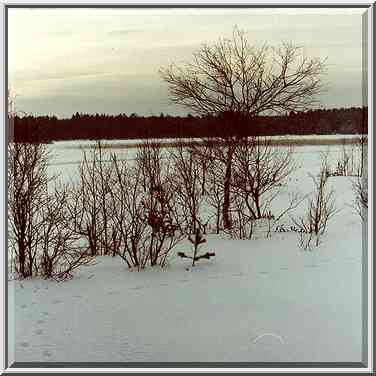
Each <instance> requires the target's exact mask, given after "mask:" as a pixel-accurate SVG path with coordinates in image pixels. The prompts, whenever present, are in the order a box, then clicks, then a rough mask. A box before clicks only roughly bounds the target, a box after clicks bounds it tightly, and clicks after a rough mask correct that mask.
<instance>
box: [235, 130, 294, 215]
mask: <svg viewBox="0 0 376 376" xmlns="http://www.w3.org/2000/svg"><path fill="white" fill-rule="evenodd" d="M234 164H235V167H234V179H233V183H232V186H233V190H234V191H235V193H236V194H238V195H240V196H241V197H243V199H244V201H245V204H246V206H247V208H248V211H249V216H250V217H251V218H252V219H260V218H263V217H265V215H266V214H267V213H268V212H269V211H270V205H271V202H272V201H273V200H274V199H275V197H276V196H277V194H278V193H279V192H280V190H281V187H283V186H284V184H285V183H286V179H287V177H288V176H289V175H290V174H291V173H292V172H293V171H294V170H295V164H294V162H293V159H292V149H291V148H287V149H285V148H283V149H282V148H281V149H278V148H272V147H271V146H270V142H269V141H268V140H267V139H263V140H262V139H261V138H260V137H251V138H249V139H243V140H242V141H241V142H239V144H238V146H237V148H236V151H235V157H234Z"/></svg>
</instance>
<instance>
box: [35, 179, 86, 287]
mask: <svg viewBox="0 0 376 376" xmlns="http://www.w3.org/2000/svg"><path fill="white" fill-rule="evenodd" d="M69 199H70V197H69V190H68V188H67V187H59V188H58V187H56V186H55V187H54V189H53V192H52V193H51V194H49V196H48V204H46V205H44V206H43V208H42V216H43V226H41V244H40V252H39V254H40V255H39V260H38V266H39V272H40V275H42V276H43V277H45V278H52V279H56V280H62V279H67V278H71V277H72V276H73V275H72V272H73V271H74V270H75V269H77V268H79V267H80V266H83V265H88V264H90V263H91V262H92V257H90V256H89V255H88V252H87V247H81V246H80V242H79V237H78V236H77V234H76V233H75V232H74V231H73V230H72V228H71V226H70V222H71V220H72V218H71V217H70V216H69V211H68V209H67V208H68V201H69Z"/></svg>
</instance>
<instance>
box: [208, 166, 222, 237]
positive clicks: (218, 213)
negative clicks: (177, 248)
mask: <svg viewBox="0 0 376 376" xmlns="http://www.w3.org/2000/svg"><path fill="white" fill-rule="evenodd" d="M207 161H208V165H207V170H206V174H207V178H206V187H207V190H206V195H205V201H206V203H207V204H208V206H209V207H210V208H211V210H212V211H213V212H214V218H215V225H214V226H215V233H216V234H219V233H220V231H221V230H222V229H223V226H222V208H223V203H224V196H225V187H224V173H225V172H224V170H223V165H221V164H219V163H217V161H216V160H214V159H207Z"/></svg>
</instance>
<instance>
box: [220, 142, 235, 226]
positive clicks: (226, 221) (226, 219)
mask: <svg viewBox="0 0 376 376" xmlns="http://www.w3.org/2000/svg"><path fill="white" fill-rule="evenodd" d="M232 158H233V148H232V146H229V147H228V151H227V161H226V173H225V180H224V200H223V214H222V215H223V227H224V229H226V230H228V229H230V228H231V225H232V224H231V216H230V188H231V173H232Z"/></svg>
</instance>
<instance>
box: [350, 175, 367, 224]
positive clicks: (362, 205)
mask: <svg viewBox="0 0 376 376" xmlns="http://www.w3.org/2000/svg"><path fill="white" fill-rule="evenodd" d="M353 191H354V194H355V200H354V208H355V210H356V212H357V214H359V215H360V217H361V218H362V219H363V220H365V219H366V214H367V211H368V187H367V181H366V179H365V177H358V178H356V180H355V181H354V182H353Z"/></svg>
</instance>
